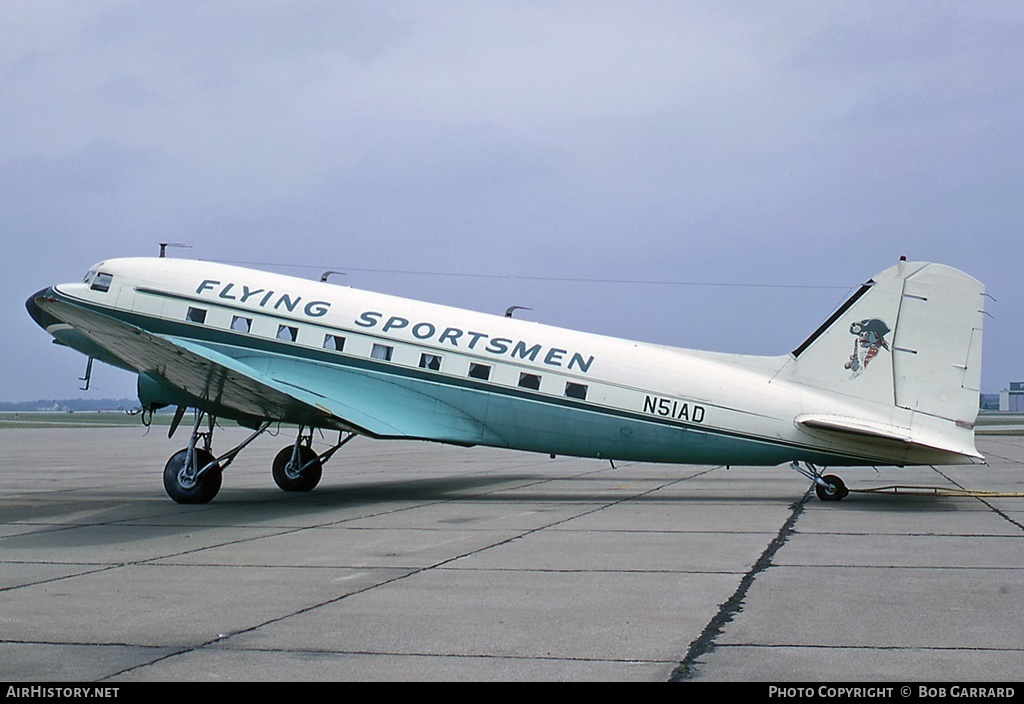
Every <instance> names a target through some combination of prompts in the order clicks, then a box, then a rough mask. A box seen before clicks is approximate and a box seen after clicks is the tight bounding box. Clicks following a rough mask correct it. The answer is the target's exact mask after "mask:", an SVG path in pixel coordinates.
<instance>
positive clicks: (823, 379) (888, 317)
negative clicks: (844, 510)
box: [27, 258, 984, 503]
mask: <svg viewBox="0 0 1024 704" xmlns="http://www.w3.org/2000/svg"><path fill="white" fill-rule="evenodd" d="M324 278H326V276H325V277H324ZM983 295H984V288H983V287H982V285H981V284H980V283H979V282H978V281H976V280H974V279H973V278H971V277H969V276H967V275H966V274H964V273H962V272H960V271H957V270H956V269H952V268H950V267H947V266H943V265H940V264H928V263H911V262H907V261H904V260H903V259H902V258H901V260H900V262H899V264H898V265H896V266H893V267H892V268H890V269H887V270H885V271H883V272H882V273H880V274H879V275H877V276H875V277H874V278H873V279H872V280H871V281H869V282H868V283H866V284H864V285H863V286H861V287H860V289H859V290H857V291H856V292H855V293H854V294H853V295H852V296H851V297H850V298H849V300H847V301H846V302H845V303H844V304H843V305H842V306H841V307H840V308H839V309H837V310H836V311H835V313H833V314H832V316H831V317H830V318H829V319H828V320H826V321H825V322H824V324H822V325H821V327H819V328H818V329H817V330H816V331H815V332H814V333H813V334H812V335H811V336H810V337H809V338H807V340H806V341H804V342H803V343H802V344H801V345H800V346H798V347H797V348H796V349H794V350H793V351H792V352H790V353H788V354H784V355H781V356H773V357H758V356H749V355H736V354H721V353H714V352H701V351H695V350H687V349H679V348H673V347H666V346H661V345H655V344H648V343H642V342H632V341H628V340H621V339H615V338H611V337H603V336H599V335H594V334H588V333H582V332H574V331H570V330H564V329H560V328H555V327H550V326H546V325H541V324H538V323H534V322H528V321H525V320H519V319H515V318H513V317H511V311H509V313H508V314H506V316H496V315H488V314H483V313H477V312H472V311H468V310H462V309H457V308H450V307H444V306H440V305H434V304H430V303H423V302H419V301H414V300H408V299H404V298H396V297H393V296H388V295H382V294H377V293H367V292H364V291H358V290H355V289H351V288H348V287H342V286H337V285H333V284H330V283H325V282H323V281H321V282H314V281H308V280H304V279H298V278H293V277H288V276H282V275H278V274H271V273H266V272H260V271H254V270H251V269H245V268H239V267H235V266H228V265H224V264H217V263H211V262H202V261H191V260H181V259H169V258H136V259H110V260H107V261H104V262H101V263H99V264H97V265H96V266H95V267H93V268H92V269H91V270H90V271H89V272H88V274H87V275H86V276H85V279H84V281H82V282H81V283H71V284H60V285H56V286H53V287H51V288H48V289H44V290H42V291H39V292H38V293H36V294H34V295H33V296H31V297H30V298H29V299H28V302H27V307H28V310H29V313H30V314H31V316H32V317H33V318H34V319H35V321H36V322H37V323H38V324H39V325H40V326H41V327H43V328H44V329H45V330H46V331H47V332H48V333H50V334H51V335H52V336H53V337H54V338H55V341H56V342H57V343H59V344H62V345H67V346H68V347H71V348H73V349H75V350H77V351H79V352H81V353H82V354H84V355H87V356H88V357H89V358H90V364H91V360H92V359H93V358H95V359H98V360H101V361H103V362H106V363H108V364H112V365H114V366H116V367H121V368H123V369H127V370H129V371H131V372H135V373H137V374H138V391H139V400H140V401H141V404H142V408H143V409H144V410H143V413H144V417H145V414H147V413H148V414H151V413H152V412H153V411H154V410H156V409H158V408H161V407H163V406H171V405H173V406H177V413H176V414H175V417H174V420H173V422H172V425H171V431H170V432H171V433H172V434H173V432H174V429H175V428H176V427H177V425H178V423H179V422H180V421H181V419H182V416H183V414H184V413H185V411H186V409H188V408H192V409H194V423H193V427H192V434H191V437H190V439H189V442H188V446H187V447H186V448H185V449H183V450H181V451H180V452H178V453H176V454H174V455H173V456H172V457H171V458H170V460H168V462H167V465H166V467H165V469H164V475H163V477H164V487H165V489H166V490H167V493H168V494H169V495H170V497H171V498H172V499H174V500H175V501H177V502H180V503H205V502H208V501H210V500H211V499H212V498H213V497H214V496H215V495H216V494H217V492H218V491H219V489H220V486H221V472H222V470H223V469H224V468H226V467H227V465H229V464H230V463H231V462H232V461H233V460H234V458H235V456H236V455H237V454H238V453H239V452H240V451H241V450H242V448H244V447H245V446H246V445H247V444H248V443H249V442H251V441H252V440H253V439H254V438H255V437H257V436H258V435H259V434H261V433H263V432H265V431H266V430H267V429H268V428H269V427H271V425H272V424H278V423H285V424H294V425H297V426H298V427H299V430H298V433H297V435H296V438H295V442H294V443H292V444H291V445H289V446H288V447H285V448H284V449H283V450H281V452H280V453H279V454H278V455H277V458H276V459H275V460H274V465H273V476H274V479H275V481H276V482H277V484H278V485H279V486H280V487H281V488H282V489H284V490H285V491H309V490H311V489H312V488H313V487H315V486H316V485H317V483H318V482H319V480H320V477H321V474H322V467H323V463H324V462H326V461H327V459H329V458H330V457H331V456H332V455H333V454H334V453H335V452H336V451H337V450H338V449H339V448H340V447H341V446H342V445H344V444H345V443H346V442H348V441H349V440H350V439H352V438H353V437H355V436H356V435H365V436H369V437H372V438H405V439H415V440H430V441H435V442H442V443H451V444H455V445H465V446H470V445H489V446H494V447H504V448H513V449H517V450H526V451H533V452H543V453H547V454H551V455H571V456H577V457H593V458H601V459H606V460H612V461H614V460H633V461H642V462H667V463H679V464H717V465H776V464H781V463H787V462H788V463H791V465H792V467H793V469H796V470H797V471H798V472H800V473H801V474H803V475H804V476H806V477H807V478H808V480H810V481H812V482H813V483H814V486H815V489H816V493H817V495H818V496H819V497H820V498H821V499H823V500H826V501H830V500H831V501H837V500H839V499H842V498H843V497H844V496H846V495H847V493H848V490H847V488H846V486H845V485H844V483H843V482H842V480H841V479H840V478H839V477H837V476H834V475H831V474H823V471H822V469H821V468H822V467H824V466H837V465H839V466H852V465H875V466H880V465H889V466H905V465H920V464H925V465H935V464H974V463H982V462H983V458H982V456H981V455H979V454H978V451H977V450H976V449H975V445H974V422H975V419H976V417H977V412H978V406H979V393H980V378H981V333H982V317H983V310H982V309H983ZM204 417H205V419H206V423H205V427H204ZM215 418H223V419H230V420H233V421H236V422H238V423H239V424H241V425H243V426H246V427H249V428H250V429H252V430H253V433H252V435H250V436H249V437H248V438H247V439H246V440H245V441H244V442H243V443H241V444H240V445H238V446H237V447H235V448H233V449H232V450H230V451H228V452H227V453H225V454H222V455H220V456H215V455H214V454H213V452H212V450H211V440H212V435H213V429H214V419H215ZM314 429H320V430H331V431H338V443H337V444H335V445H334V446H333V447H331V448H330V449H329V450H327V451H326V452H324V453H318V452H317V451H315V450H314V449H313V448H312V436H313V430H314Z"/></svg>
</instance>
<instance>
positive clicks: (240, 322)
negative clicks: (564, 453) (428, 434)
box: [185, 306, 588, 401]
mask: <svg viewBox="0 0 1024 704" xmlns="http://www.w3.org/2000/svg"><path fill="white" fill-rule="evenodd" d="M206 313H207V311H206V309H204V308H196V307H193V306H189V308H188V311H187V312H186V314H185V320H186V321H188V322H190V323H196V324H199V325H204V324H205V323H206ZM252 323H253V319H252V318H249V317H246V316H243V315H235V316H232V318H231V325H230V329H231V330H234V331H235V332H241V333H249V332H252ZM298 336H299V329H298V328H297V327H295V326H292V325H278V326H277V335H276V337H277V339H278V340H284V341H286V342H295V341H296V340H297V339H298ZM322 347H323V349H325V350H331V351H332V352H341V351H343V350H344V349H345V337H344V336H343V335H336V334H334V333H327V334H326V335H324V339H323V345H322ZM394 351H395V348H394V347H393V346H391V345H384V344H380V343H376V342H375V343H373V346H372V347H371V348H370V358H371V359H376V360H380V361H382V362H390V361H392V357H393V356H394ZM443 359H444V358H443V356H442V355H439V354H434V353H431V352H423V353H421V354H420V362H419V367H420V368H421V369H427V370H430V371H434V372H439V371H441V364H442V362H443ZM491 370H492V367H491V365H488V364H481V363H479V362H470V363H469V371H468V373H467V375H468V376H469V377H470V378H471V379H479V380H481V381H490V378H491ZM540 382H541V376H540V375H539V374H532V373H529V372H521V373H520V374H519V383H518V384H517V385H518V386H519V387H520V388H522V389H530V390H532V391H540ZM587 391H588V386H587V384H579V383H576V382H572V381H567V382H566V383H565V396H566V397H567V398H573V399H579V400H581V401H585V400H586V399H587Z"/></svg>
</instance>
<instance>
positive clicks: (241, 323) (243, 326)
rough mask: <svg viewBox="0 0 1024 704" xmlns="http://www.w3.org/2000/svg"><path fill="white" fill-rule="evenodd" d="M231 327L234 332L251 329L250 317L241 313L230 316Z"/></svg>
mask: <svg viewBox="0 0 1024 704" xmlns="http://www.w3.org/2000/svg"><path fill="white" fill-rule="evenodd" d="M231 329H232V330H234V331H236V332H249V331H250V330H252V318H246V317H245V316H243V315H236V316H234V317H233V318H231Z"/></svg>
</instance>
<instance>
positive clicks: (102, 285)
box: [89, 272, 114, 293]
mask: <svg viewBox="0 0 1024 704" xmlns="http://www.w3.org/2000/svg"><path fill="white" fill-rule="evenodd" d="M113 278H114V277H113V276H111V275H110V274H104V273H102V272H101V273H99V274H96V278H95V279H93V280H92V285H91V286H89V288H91V289H92V290H93V291H99V292H100V293H106V292H107V291H109V290H110V282H111V280H112V279H113Z"/></svg>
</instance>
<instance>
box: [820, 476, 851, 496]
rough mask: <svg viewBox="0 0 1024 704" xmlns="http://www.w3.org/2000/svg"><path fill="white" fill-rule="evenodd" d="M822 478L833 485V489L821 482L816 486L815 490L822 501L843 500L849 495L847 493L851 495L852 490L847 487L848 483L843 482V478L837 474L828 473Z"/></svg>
mask: <svg viewBox="0 0 1024 704" xmlns="http://www.w3.org/2000/svg"><path fill="white" fill-rule="evenodd" d="M821 479H822V481H824V482H825V483H826V484H830V485H831V491H830V490H829V488H828V487H824V486H822V485H821V484H818V485H817V486H815V487H814V492H815V493H816V494H817V495H818V498H819V499H821V500H822V501H842V500H843V499H845V498H846V497H847V495H849V493H850V490H849V489H847V488H846V484H844V483H843V480H842V479H840V478H839V477H837V476H836V475H834V474H826V475H825V476H823V477H822V478H821Z"/></svg>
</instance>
